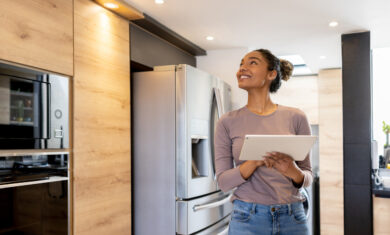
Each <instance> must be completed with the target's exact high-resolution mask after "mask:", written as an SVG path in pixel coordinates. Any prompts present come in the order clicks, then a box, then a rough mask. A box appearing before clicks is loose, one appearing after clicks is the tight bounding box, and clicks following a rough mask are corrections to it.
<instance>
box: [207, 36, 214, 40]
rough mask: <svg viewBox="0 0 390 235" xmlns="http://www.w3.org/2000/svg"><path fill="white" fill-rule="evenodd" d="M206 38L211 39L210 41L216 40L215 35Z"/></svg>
mask: <svg viewBox="0 0 390 235" xmlns="http://www.w3.org/2000/svg"><path fill="white" fill-rule="evenodd" d="M206 39H207V40H209V41H212V40H214V37H213V36H207V37H206Z"/></svg>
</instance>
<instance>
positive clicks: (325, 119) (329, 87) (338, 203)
mask: <svg viewBox="0 0 390 235" xmlns="http://www.w3.org/2000/svg"><path fill="white" fill-rule="evenodd" d="M341 82H342V81H341V69H328V70H321V71H320V72H319V74H318V89H319V94H318V100H319V145H320V220H321V221H320V223H321V234H322V235H328V234H329V235H337V234H339V235H342V234H344V189H343V174H344V173H343V171H344V170H343V157H344V156H343V103H342V97H343V96H342V84H341Z"/></svg>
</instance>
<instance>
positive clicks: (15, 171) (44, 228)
mask: <svg viewBox="0 0 390 235" xmlns="http://www.w3.org/2000/svg"><path fill="white" fill-rule="evenodd" d="M68 187H69V184H68V154H55V155H34V156H3V157H0V235H16V234H29V235H67V234H68V232H69V219H68V218H69V216H68V214H69V213H68V212H69V203H68V198H69V197H68V192H69V190H68Z"/></svg>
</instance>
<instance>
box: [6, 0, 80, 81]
mask: <svg viewBox="0 0 390 235" xmlns="http://www.w3.org/2000/svg"><path fill="white" fill-rule="evenodd" d="M0 35H1V37H0V59H1V60H5V61H9V62H13V63H18V64H22V65H27V66H31V67H35V68H39V69H43V70H48V71H52V72H55V73H61V74H65V75H69V76H73V1H72V0H34V1H33V0H12V1H0Z"/></svg>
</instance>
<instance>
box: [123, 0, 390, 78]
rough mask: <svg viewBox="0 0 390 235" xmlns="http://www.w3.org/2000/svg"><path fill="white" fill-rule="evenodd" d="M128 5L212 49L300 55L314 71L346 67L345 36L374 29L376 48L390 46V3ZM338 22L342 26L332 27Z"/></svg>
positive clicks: (213, 0) (318, 0)
mask: <svg viewBox="0 0 390 235" xmlns="http://www.w3.org/2000/svg"><path fill="white" fill-rule="evenodd" d="M125 1H126V2H128V3H129V4H130V5H132V6H133V7H135V8H137V9H138V10H140V11H142V12H144V13H146V14H147V15H149V16H151V17H153V18H154V19H156V20H157V21H159V22H160V23H162V24H163V25H165V26H167V27H168V28H170V29H171V30H173V31H175V32H176V33H178V34H180V35H181V36H183V37H185V38H187V39H188V40H190V41H191V42H193V43H195V44H196V45H198V46H200V47H202V48H203V49H205V50H206V51H208V50H217V49H230V48H237V47H245V48H249V49H256V48H267V49H270V50H271V51H272V52H273V53H274V54H276V55H278V56H279V55H290V54H300V55H301V56H302V57H303V59H304V60H305V62H306V64H307V65H308V66H309V67H310V69H311V70H312V71H313V72H314V73H316V72H317V71H318V69H323V68H336V67H341V34H344V33H351V32H361V31H367V30H370V31H371V48H380V47H390V0H326V1H325V0H268V1H265V0H165V3H164V4H162V5H158V4H155V3H154V0H125ZM333 20H336V21H338V22H339V26H338V27H336V28H330V27H329V26H328V24H329V22H331V21H333ZM208 35H212V36H214V38H215V39H214V41H207V40H206V36H208ZM320 56H326V59H320Z"/></svg>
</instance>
